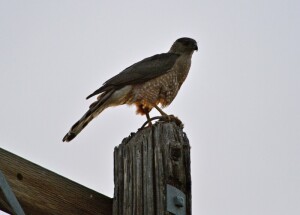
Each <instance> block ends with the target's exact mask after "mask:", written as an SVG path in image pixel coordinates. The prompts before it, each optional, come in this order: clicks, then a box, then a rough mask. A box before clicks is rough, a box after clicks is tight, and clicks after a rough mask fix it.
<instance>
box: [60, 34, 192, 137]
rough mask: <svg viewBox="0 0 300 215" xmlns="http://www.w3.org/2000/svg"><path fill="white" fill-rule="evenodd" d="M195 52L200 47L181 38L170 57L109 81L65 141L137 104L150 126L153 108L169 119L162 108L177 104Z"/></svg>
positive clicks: (139, 64) (146, 62) (164, 55)
mask: <svg viewBox="0 0 300 215" xmlns="http://www.w3.org/2000/svg"><path fill="white" fill-rule="evenodd" d="M195 50H196V51H197V50H198V46H197V42H196V41H195V40H194V39H191V38H187V37H183V38H179V39H177V40H176V41H175V42H174V43H173V45H172V46H171V49H170V50H169V51H168V52H167V53H162V54H157V55H154V56H152V57H148V58H145V59H144V60H142V61H139V62H137V63H135V64H133V65H132V66H130V67H128V68H126V69H125V70H123V71H122V72H120V73H119V74H117V75H116V76H114V77H112V78H111V79H109V80H107V81H106V82H105V83H104V84H103V85H102V86H101V87H100V88H99V89H97V90H96V91H95V92H93V93H92V94H90V95H89V96H88V97H87V98H86V99H89V98H91V97H92V96H95V95H98V96H97V100H96V101H95V102H93V103H92V104H91V105H90V107H89V110H88V111H87V112H86V113H85V114H84V115H83V116H82V117H81V119H79V120H78V121H77V122H76V123H75V124H74V125H73V126H72V127H71V129H70V131H69V132H68V133H67V134H66V135H65V136H64V138H63V141H67V142H69V141H71V140H72V139H74V138H75V137H76V136H77V135H78V134H79V133H80V132H81V131H82V129H84V128H85V126H87V124H88V123H89V122H90V121H92V120H93V119H94V118H95V117H96V116H98V115H99V114H100V113H101V112H102V111H103V110H104V109H106V108H108V107H112V106H117V105H123V104H128V105H132V104H134V105H136V107H137V114H141V115H146V117H147V120H148V122H150V123H151V119H150V116H149V112H150V111H151V109H152V108H155V109H157V110H158V111H159V112H160V114H161V115H162V116H165V117H168V116H169V115H167V114H166V113H165V112H163V111H162V109H161V108H159V107H158V105H159V104H160V105H161V107H166V106H168V105H169V104H171V102H172V101H173V100H174V98H175V97H176V95H177V93H178V91H179V89H180V87H181V85H182V83H183V82H184V80H185V79H186V77H187V75H188V72H189V70H190V67H191V58H192V55H193V53H194V51H195ZM150 123H149V124H150Z"/></svg>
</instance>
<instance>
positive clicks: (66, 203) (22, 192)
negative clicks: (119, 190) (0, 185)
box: [0, 148, 112, 215]
mask: <svg viewBox="0 0 300 215" xmlns="http://www.w3.org/2000/svg"><path fill="white" fill-rule="evenodd" d="M0 169H1V171H2V172H3V174H4V175H5V177H6V180H7V181H8V183H9V185H10V187H11V188H12V190H13V192H14V193H15V195H16V197H17V199H18V200H19V202H20V204H21V206H22V208H23V210H24V212H25V213H26V214H27V215H52V214H53V215H81V214H82V215H89V214H90V215H96V214H97V215H111V214H112V199H111V198H109V197H107V196H104V195H102V194H100V193H97V192H95V191H93V190H91V189H88V188H86V187H84V186H82V185H80V184H78V183H75V182H73V181H71V180H69V179H67V178H64V177H62V176H60V175H58V174H56V173H54V172H51V171H49V170H47V169H45V168H43V167H41V166H38V165H36V164H34V163H32V162H30V161H28V160H25V159H23V158H21V157H19V156H16V155H14V154H12V153H10V152H8V151H6V150H4V149H1V148H0ZM79 171H80V170H79ZM0 210H3V211H5V212H10V209H9V208H8V205H7V204H6V203H5V201H4V198H3V194H2V193H0Z"/></svg>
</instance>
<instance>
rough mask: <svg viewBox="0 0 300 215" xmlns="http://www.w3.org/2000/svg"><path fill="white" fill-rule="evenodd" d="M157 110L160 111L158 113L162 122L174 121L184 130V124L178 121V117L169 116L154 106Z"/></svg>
mask: <svg viewBox="0 0 300 215" xmlns="http://www.w3.org/2000/svg"><path fill="white" fill-rule="evenodd" d="M154 107H155V109H156V110H158V112H159V113H160V114H161V117H160V120H162V121H167V122H170V121H174V122H175V123H176V124H177V125H178V126H180V127H182V128H183V123H182V122H181V120H180V119H178V117H176V116H174V115H168V114H166V113H165V112H164V111H163V110H162V109H161V108H159V107H158V106H157V105H154Z"/></svg>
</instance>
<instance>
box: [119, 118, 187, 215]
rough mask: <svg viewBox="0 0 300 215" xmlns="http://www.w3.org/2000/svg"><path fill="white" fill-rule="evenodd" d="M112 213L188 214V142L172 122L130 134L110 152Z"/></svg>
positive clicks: (135, 214)
mask: <svg viewBox="0 0 300 215" xmlns="http://www.w3.org/2000/svg"><path fill="white" fill-rule="evenodd" d="M114 182H115V190H114V199H113V215H167V214H177V215H185V214H187V215H190V214H191V172H190V145H189V141H188V138H187V137H186V134H185V133H184V132H183V131H182V128H180V127H178V126H177V125H176V124H175V123H173V122H170V123H163V122H157V123H156V124H155V125H153V126H152V127H149V128H145V129H143V130H140V131H138V132H137V133H132V134H131V135H130V136H129V137H127V138H125V139H124V140H123V141H122V143H121V144H120V145H119V146H118V147H116V148H115V151H114Z"/></svg>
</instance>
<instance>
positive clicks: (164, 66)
mask: <svg viewBox="0 0 300 215" xmlns="http://www.w3.org/2000/svg"><path fill="white" fill-rule="evenodd" d="M178 57H179V55H178V54H174V53H163V54H157V55H154V56H152V57H148V58H145V59H144V60H142V61H139V62H137V63H135V64H133V65H132V66H130V67H127V68H126V69H124V70H123V71H122V72H120V73H119V74H117V75H116V76H114V77H112V78H111V79H109V80H107V81H106V82H105V83H104V84H103V85H102V87H100V88H99V89H97V90H96V91H95V92H93V93H92V94H91V95H89V96H88V97H87V99H89V98H91V97H92V96H94V95H97V94H99V93H102V92H104V91H106V90H109V89H112V88H115V89H119V88H122V87H124V86H126V85H131V84H141V83H144V82H146V81H149V80H151V79H153V78H156V77H158V76H161V75H163V74H166V73H167V72H168V71H169V70H170V69H171V68H172V67H173V65H174V64H175V62H176V60H177V58H178Z"/></svg>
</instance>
